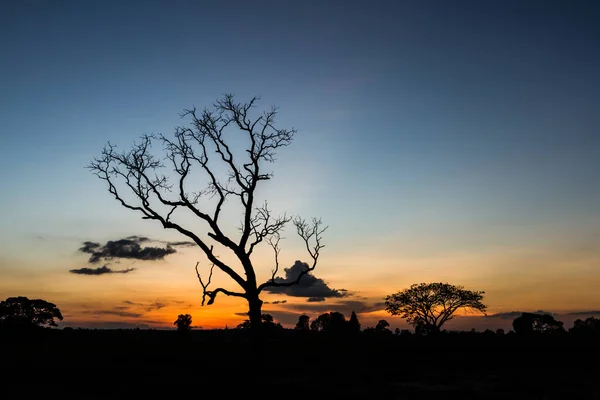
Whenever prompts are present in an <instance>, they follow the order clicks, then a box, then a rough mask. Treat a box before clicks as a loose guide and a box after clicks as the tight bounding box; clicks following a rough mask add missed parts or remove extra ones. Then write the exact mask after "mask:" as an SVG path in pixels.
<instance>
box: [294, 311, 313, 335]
mask: <svg viewBox="0 0 600 400" xmlns="http://www.w3.org/2000/svg"><path fill="white" fill-rule="evenodd" d="M309 321H310V317H309V316H308V315H304V314H303V315H301V316H300V317H298V322H297V323H296V327H295V329H296V330H297V331H308V330H309V329H310V325H309Z"/></svg>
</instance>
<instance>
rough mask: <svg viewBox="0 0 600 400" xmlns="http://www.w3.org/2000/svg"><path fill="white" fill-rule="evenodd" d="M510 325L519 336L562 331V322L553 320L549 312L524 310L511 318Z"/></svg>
mask: <svg viewBox="0 0 600 400" xmlns="http://www.w3.org/2000/svg"><path fill="white" fill-rule="evenodd" d="M512 325H513V329H514V331H515V333H516V334H517V335H520V336H526V335H531V334H533V333H557V332H563V331H564V327H563V325H564V324H563V322H561V321H557V320H555V319H554V317H553V316H552V315H550V314H536V313H527V312H524V313H521V315H520V316H519V317H517V318H515V319H514V320H513V323H512Z"/></svg>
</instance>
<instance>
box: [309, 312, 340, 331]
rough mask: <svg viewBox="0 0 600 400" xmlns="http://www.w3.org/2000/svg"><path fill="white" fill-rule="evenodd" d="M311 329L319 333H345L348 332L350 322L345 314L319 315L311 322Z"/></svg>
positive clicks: (330, 313)
mask: <svg viewBox="0 0 600 400" xmlns="http://www.w3.org/2000/svg"><path fill="white" fill-rule="evenodd" d="M310 329H311V330H312V331H317V332H327V333H336V334H337V333H345V332H348V322H347V321H346V317H344V314H342V313H340V312H337V311H332V312H329V313H324V314H321V315H319V317H317V319H315V320H314V321H313V322H311V324H310Z"/></svg>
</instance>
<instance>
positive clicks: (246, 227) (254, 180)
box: [88, 94, 327, 328]
mask: <svg viewBox="0 0 600 400" xmlns="http://www.w3.org/2000/svg"><path fill="white" fill-rule="evenodd" d="M257 101H258V97H253V98H252V99H251V100H250V101H249V102H247V103H237V102H235V101H234V96H233V95H232V94H225V95H224V96H223V97H222V98H220V99H219V100H217V101H216V102H215V103H214V104H213V105H212V108H211V109H208V108H205V109H204V110H203V111H201V112H199V111H197V110H196V109H195V108H193V109H189V110H184V112H183V113H182V114H181V117H182V118H189V119H191V122H190V125H189V126H180V127H177V128H176V129H175V134H174V138H172V139H169V138H167V137H165V136H164V135H162V134H159V135H143V136H142V138H141V142H139V143H134V145H133V147H132V148H131V149H130V150H128V151H125V152H119V151H117V148H116V146H115V145H113V144H111V143H110V142H109V143H108V144H107V145H106V146H105V147H104V149H103V151H102V154H101V156H100V157H98V158H95V159H94V160H93V161H92V162H91V163H90V164H89V165H88V168H89V169H90V170H91V171H92V172H94V173H95V174H96V175H97V176H98V177H99V178H100V179H102V180H104V181H105V182H106V183H107V184H108V191H109V192H110V193H111V194H112V195H113V196H114V197H115V199H116V200H118V201H119V202H120V203H121V205H122V206H123V207H126V208H128V209H131V210H134V211H137V212H139V213H141V214H142V218H143V219H151V220H156V221H158V222H160V223H161V224H162V226H163V227H164V228H165V229H174V230H176V231H178V232H180V233H181V234H183V235H185V236H187V237H188V238H190V239H192V240H193V241H194V242H195V243H196V244H197V245H198V246H199V247H200V249H202V251H203V252H204V254H205V255H206V257H207V259H208V261H209V263H210V266H209V271H208V274H207V276H205V278H202V275H201V273H200V271H199V265H200V263H199V262H198V263H196V274H197V277H198V280H199V282H200V284H201V286H202V289H203V296H202V305H205V303H206V305H210V304H213V303H214V301H215V298H216V297H217V295H218V294H219V293H223V294H225V295H227V296H235V297H241V298H244V299H246V300H247V302H248V317H249V321H250V324H251V326H252V327H256V328H260V325H261V322H262V321H261V316H262V304H263V302H262V300H261V299H260V294H261V292H262V290H264V289H265V288H267V287H272V286H291V285H294V284H297V283H298V282H299V281H300V279H301V278H302V276H304V275H305V274H307V273H309V272H310V271H312V270H314V269H315V267H316V266H317V260H318V258H319V252H320V250H321V249H322V248H323V247H324V245H323V244H322V235H323V232H324V231H325V229H327V227H326V226H323V224H322V222H321V220H320V219H317V218H313V219H312V220H310V221H307V220H305V219H303V218H300V217H294V218H292V217H289V216H287V215H286V214H283V215H282V216H275V215H274V214H273V213H272V211H271V210H270V209H269V207H268V203H267V202H264V203H263V204H262V205H259V206H256V204H255V203H256V202H257V196H256V193H257V192H256V191H257V188H258V187H259V184H260V183H261V182H262V181H267V180H269V179H271V178H272V176H273V175H272V173H270V172H266V171H264V170H263V167H264V164H265V163H273V162H274V161H275V155H276V151H277V150H278V149H279V148H281V147H285V146H288V145H289V144H290V143H291V142H292V139H293V137H294V135H295V133H296V130H295V129H279V128H276V127H275V116H276V115H277V108H276V107H272V108H271V109H270V110H268V111H264V112H262V113H260V114H259V115H256V116H254V117H252V116H251V112H252V109H253V108H254V107H255V105H256V102H257ZM232 131H233V132H232ZM230 134H236V135H238V136H232V137H230V136H229V135H230ZM226 138H227V139H226ZM244 141H245V143H246V145H245V146H244V147H245V148H244V149H243V150H239V147H240V146H239V144H240V143H242V142H244ZM155 142H159V143H161V144H162V151H163V154H164V156H165V157H164V158H161V157H159V156H157V155H155V154H153V153H152V144H153V143H155ZM236 150H237V151H236ZM165 164H166V165H168V166H169V167H170V168H169V169H167V167H166V165H165ZM165 171H168V172H169V174H166V173H165ZM197 173H200V174H203V176H204V178H205V179H206V185H203V187H202V188H201V189H200V190H198V189H197V188H196V190H195V191H194V190H192V187H191V186H192V185H197V184H198V182H199V180H198V175H197ZM232 200H233V201H232ZM232 203H233V204H234V206H236V207H239V208H238V209H237V210H238V212H241V214H240V218H241V223H240V226H239V227H238V230H237V233H235V234H234V233H231V232H230V231H229V230H228V229H227V228H228V226H227V222H224V218H223V217H222V215H223V214H225V213H226V212H224V208H225V207H226V204H227V206H229V205H230V204H232ZM181 213H187V218H181ZM178 217H179V218H178ZM190 217H191V218H190ZM198 222H200V223H201V224H203V225H200V226H204V227H205V228H208V232H207V234H206V235H201V234H200V233H199V232H204V229H205V228H200V227H199V226H198V225H197V223H198ZM288 222H292V223H293V224H294V225H295V227H296V231H297V233H298V235H299V236H300V237H301V238H302V240H303V241H304V243H305V247H306V249H307V251H308V254H309V256H310V258H311V259H312V262H310V263H309V264H308V267H307V268H306V269H305V270H303V271H302V272H301V273H300V274H299V275H298V276H297V277H296V279H295V280H292V281H290V280H286V281H285V282H282V281H281V280H276V279H275V278H276V274H277V273H278V271H279V253H280V247H279V243H280V240H281V238H282V236H281V233H282V232H283V229H284V228H285V226H286V224H287V223H288ZM263 242H264V243H267V244H268V245H269V246H270V247H271V248H272V249H273V251H274V269H273V270H272V273H271V276H270V278H268V279H267V280H266V281H264V282H263V283H259V281H258V278H257V274H256V270H255V266H254V265H253V263H252V259H251V256H252V254H253V251H254V250H255V248H256V247H257V246H258V245H259V244H261V243H263ZM215 246H219V247H220V248H221V249H223V250H225V251H230V252H232V253H233V254H234V255H235V257H236V259H237V260H239V264H240V265H239V266H238V267H237V268H236V267H235V266H232V265H228V264H227V263H225V262H224V261H222V260H221V258H220V257H219V254H217V249H216V248H215ZM215 267H216V268H217V269H218V270H220V271H222V272H224V273H225V274H226V275H228V276H229V277H230V278H231V279H232V280H233V281H234V282H235V283H236V284H237V286H238V287H239V289H238V290H230V289H226V288H224V287H218V288H215V289H212V288H211V280H212V277H213V272H214V270H215ZM240 268H241V270H243V274H241V273H240V272H241V271H239V269H240ZM207 299H208V302H206V300H207Z"/></svg>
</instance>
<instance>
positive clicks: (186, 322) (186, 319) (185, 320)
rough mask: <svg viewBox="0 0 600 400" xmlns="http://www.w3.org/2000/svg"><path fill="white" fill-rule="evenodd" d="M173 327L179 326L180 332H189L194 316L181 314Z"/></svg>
mask: <svg viewBox="0 0 600 400" xmlns="http://www.w3.org/2000/svg"><path fill="white" fill-rule="evenodd" d="M173 325H175V326H177V331H178V332H188V331H190V330H191V329H192V316H191V315H190V314H179V316H178V317H177V319H176V320H175V322H173Z"/></svg>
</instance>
